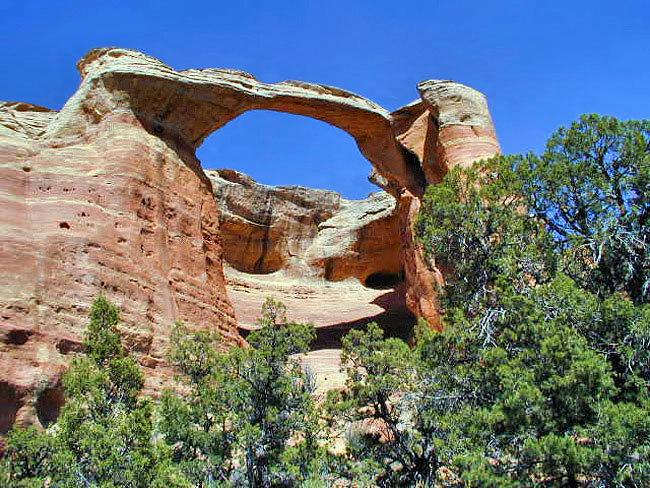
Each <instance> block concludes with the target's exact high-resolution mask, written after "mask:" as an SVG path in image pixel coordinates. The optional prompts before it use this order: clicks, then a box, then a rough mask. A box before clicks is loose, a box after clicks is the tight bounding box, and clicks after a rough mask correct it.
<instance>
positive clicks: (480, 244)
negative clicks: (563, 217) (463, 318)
mask: <svg viewBox="0 0 650 488" xmlns="http://www.w3.org/2000/svg"><path fill="white" fill-rule="evenodd" d="M417 227H418V234H419V238H420V240H421V241H422V243H423V244H424V246H425V251H426V252H427V254H428V256H429V257H430V258H432V259H436V260H437V263H436V264H437V265H438V266H439V267H440V268H441V269H443V270H444V271H446V273H447V274H446V279H447V283H446V286H445V290H444V299H445V303H446V305H447V307H448V308H449V309H454V308H457V307H459V306H461V305H462V308H463V310H464V311H465V312H466V313H469V314H471V315H476V314H485V313H489V311H492V313H495V312H498V311H499V310H500V308H501V306H500V303H499V302H500V299H499V297H500V294H501V292H503V291H515V292H521V291H523V290H524V289H525V288H527V287H530V285H532V284H534V283H540V282H543V281H546V280H548V279H549V277H550V276H551V275H552V273H553V271H554V267H555V258H554V255H553V253H552V246H551V240H550V236H549V235H548V233H547V232H546V231H545V229H544V228H543V226H540V225H539V224H538V223H537V222H536V221H534V220H533V219H530V218H529V217H528V215H527V214H526V213H525V212H524V207H523V198H522V181H521V179H520V178H519V175H518V173H517V172H516V171H514V170H513V167H512V162H511V159H510V158H506V157H503V156H497V157H495V158H493V159H490V160H488V161H481V162H479V163H477V164H476V165H474V167H472V168H470V169H468V170H463V169H461V168H460V167H456V168H453V169H452V170H451V171H450V172H449V174H448V175H447V176H446V177H445V179H444V182H443V183H442V184H440V185H432V186H430V187H429V188H428V189H427V192H426V195H425V197H424V201H423V206H422V211H421V213H420V216H419V220H418V224H417Z"/></svg>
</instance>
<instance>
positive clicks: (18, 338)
mask: <svg viewBox="0 0 650 488" xmlns="http://www.w3.org/2000/svg"><path fill="white" fill-rule="evenodd" d="M30 335H32V332H31V331H29V330H20V329H14V330H11V331H9V333H8V334H7V343H8V344H13V345H15V346H22V345H23V344H25V343H26V342H27V341H28V340H29V336H30Z"/></svg>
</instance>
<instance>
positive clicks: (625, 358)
mask: <svg viewBox="0 0 650 488" xmlns="http://www.w3.org/2000/svg"><path fill="white" fill-rule="evenodd" d="M648 127H649V126H648V123H647V122H625V123H619V122H618V121H616V120H615V119H612V118H607V117H598V116H585V117H583V118H582V119H581V120H580V121H578V122H576V123H574V124H573V125H572V126H571V127H570V128H569V129H560V130H559V131H558V132H557V133H556V134H554V136H553V137H552V138H551V139H550V140H549V143H548V145H547V150H546V152H545V153H544V155H542V156H541V157H539V158H538V157H536V156H533V155H529V156H527V157H525V158H523V157H509V158H504V157H497V158H494V159H493V160H490V161H483V162H480V163H478V164H476V165H475V166H474V167H473V168H472V169H470V170H461V169H456V170H454V171H452V172H450V173H449V175H448V176H447V177H446V178H445V180H444V181H443V182H442V183H441V184H440V185H438V186H436V187H431V188H429V189H428V191H427V195H426V196H425V205H424V207H423V215H422V216H421V218H420V221H419V235H420V238H421V239H422V241H423V243H424V244H425V248H426V250H427V251H428V252H429V253H430V256H431V257H435V259H437V260H438V263H440V264H441V265H442V266H443V269H444V268H445V263H453V265H448V266H446V271H449V272H453V274H451V275H450V276H449V283H448V284H447V286H445V289H444V299H445V302H446V303H447V306H448V310H447V314H446V317H445V323H446V330H445V331H444V332H442V333H440V334H435V333H432V332H426V331H424V332H422V333H421V334H420V337H419V342H418V354H419V355H420V357H419V364H420V365H421V372H420V375H421V376H420V383H419V384H418V391H420V393H421V395H422V400H423V402H424V403H425V404H426V407H425V412H426V413H425V415H424V416H423V418H424V419H425V422H423V423H421V424H418V423H414V424H413V428H415V429H421V427H420V426H419V425H427V421H428V422H429V425H430V426H433V425H437V426H438V428H437V429H431V432H433V433H434V434H435V436H437V438H438V439H439V441H438V446H439V449H438V451H437V453H438V456H439V458H440V462H441V464H442V465H444V466H445V467H446V468H448V469H449V470H450V471H449V472H447V473H446V474H445V476H446V477H445V478H444V479H443V478H442V477H441V478H439V480H438V482H439V483H440V484H443V485H444V484H450V485H454V486H458V484H461V485H465V486H522V485H526V486H528V485H530V486H535V485H539V486H564V485H567V486H579V485H581V484H585V483H587V484H588V485H589V486H644V485H646V484H647V483H648V462H649V458H648V455H649V451H650V436H649V431H648V423H647V420H646V419H647V418H648V414H649V413H650V410H648V407H649V401H648V380H649V379H650V376H649V374H648V373H649V369H648V365H649V363H648V344H650V341H649V339H650V336H649V335H648V333H649V331H650V321H649V319H648V314H649V311H648V306H647V305H643V303H644V302H646V301H647V291H648V290H647V287H648V275H647V271H648V257H647V254H646V247H647V245H646V243H647V242H648V225H647V224H648V223H647V215H648V210H649V209H648V202H647V200H646V199H647V197H646V196H645V195H647V194H648V192H647V189H648V188H647V185H648V181H649V180H648V154H649V145H648V134H649V132H648ZM551 251H553V252H551ZM567 275H568V276H567ZM630 298H631V299H632V300H630ZM438 474H439V475H440V471H439V473H438Z"/></svg>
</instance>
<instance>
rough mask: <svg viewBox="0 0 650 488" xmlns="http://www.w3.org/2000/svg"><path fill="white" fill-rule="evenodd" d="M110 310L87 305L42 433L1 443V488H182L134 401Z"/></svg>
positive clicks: (143, 403)
mask: <svg viewBox="0 0 650 488" xmlns="http://www.w3.org/2000/svg"><path fill="white" fill-rule="evenodd" d="M118 321H119V314H118V310H117V308H116V307H115V306H114V305H113V304H111V303H110V302H108V300H106V299H105V298H103V297H99V298H98V299H97V300H96V301H95V303H94V304H93V307H92V310H91V314H90V325H89V326H88V330H87V332H86V337H85V340H84V346H85V352H86V354H85V355H82V356H79V357H75V358H73V360H72V361H71V364H70V368H69V370H68V372H67V373H66V375H65V378H64V385H65V399H66V403H65V405H64V407H63V409H62V411H61V415H60V417H59V419H58V421H57V423H56V424H55V425H54V426H53V427H51V428H50V429H49V430H48V431H44V432H39V431H37V430H36V429H34V428H29V429H20V428H16V429H14V430H13V431H12V432H11V434H10V435H9V438H8V450H7V456H6V459H5V460H4V461H3V463H4V464H5V473H6V475H5V476H6V477H8V478H9V479H10V480H11V481H10V482H9V483H8V486H44V485H45V484H49V485H50V486H56V487H60V488H64V487H70V488H72V487H78V486H89V487H102V488H109V487H133V488H137V487H143V488H144V487H150V486H162V483H164V484H165V486H166V487H179V488H180V487H185V486H188V485H187V483H185V482H184V480H183V478H182V476H181V475H180V473H179V472H178V470H176V469H175V468H174V467H173V466H171V465H170V464H169V462H168V460H167V459H166V456H165V454H166V451H165V449H162V446H159V445H157V444H156V443H155V442H154V441H153V422H152V413H153V404H152V402H151V400H149V399H146V398H145V399H140V398H139V394H140V392H141V390H142V386H143V384H144V377H143V375H142V372H141V371H140V369H139V368H138V366H137V364H136V363H135V361H134V360H133V359H132V358H130V357H128V355H127V353H126V350H125V349H124V347H123V346H122V345H121V343H120V337H119V333H118V331H117V328H116V326H117V324H118Z"/></svg>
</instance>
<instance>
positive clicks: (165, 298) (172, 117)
mask: <svg viewBox="0 0 650 488" xmlns="http://www.w3.org/2000/svg"><path fill="white" fill-rule="evenodd" d="M79 70H80V73H81V75H82V82H81V85H80V87H79V89H78V90H77V92H76V93H75V94H74V95H73V97H72V98H71V99H70V100H69V101H68V102H67V103H66V105H65V106H64V107H63V109H62V110H61V111H60V112H55V111H51V110H48V109H45V108H42V107H35V106H32V105H29V104H24V103H1V104H0V199H1V202H2V203H1V205H2V213H1V214H0V222H1V225H2V226H3V232H2V234H1V236H0V311H1V315H0V320H1V321H0V341H1V342H0V354H1V355H0V434H1V433H3V432H5V431H6V430H7V429H8V428H9V427H10V426H11V424H12V423H13V422H14V421H16V420H19V421H21V422H26V423H27V422H34V421H36V419H38V420H40V422H41V424H43V425H46V424H47V423H48V422H50V421H51V420H52V419H53V418H55V417H56V414H57V409H58V407H59V406H60V404H61V401H62V397H61V391H60V378H61V374H62V372H63V370H64V368H65V364H66V360H67V355H69V354H70V353H73V352H75V351H76V350H78V349H79V344H80V340H81V337H82V334H83V330H84V328H85V325H86V320H87V319H86V317H87V312H88V308H89V306H90V304H91V302H92V300H93V299H94V298H95V297H96V296H97V295H98V294H99V293H104V294H106V295H107V297H108V298H109V299H111V300H112V301H114V302H115V303H117V304H118V305H119V306H120V308H121V309H122V318H123V324H122V331H123V333H124V337H125V341H126V342H127V345H128V346H129V347H130V348H131V350H132V351H133V352H134V353H135V354H136V356H137V358H138V359H139V360H140V362H141V364H142V365H143V367H145V370H146V373H147V387H148V388H150V389H153V390H156V389H159V388H160V385H161V384H162V382H164V381H165V380H166V379H167V378H168V376H169V373H170V371H169V367H168V365H167V364H166V363H165V360H164V358H165V352H166V344H167V340H168V333H169V331H170V328H171V326H172V324H173V322H174V321H176V320H183V321H185V322H187V323H188V324H191V325H192V326H193V327H197V328H200V327H203V328H211V329H214V330H218V331H219V332H221V333H222V335H223V337H224V340H225V342H226V343H231V344H234V343H238V342H241V338H240V337H239V335H238V333H237V328H236V321H235V316H234V312H233V307H232V305H231V302H230V301H229V299H228V296H227V290H226V284H225V278H224V272H223V267H224V266H223V265H224V260H223V257H224V255H225V257H226V261H228V262H230V265H231V266H232V267H233V268H234V269H235V270H237V269H238V270H240V271H244V272H248V273H251V272H253V273H267V272H276V271H278V272H282V273H285V274H286V275H287V276H293V277H294V278H295V277H296V276H303V275H309V276H310V277H315V278H318V279H320V280H324V281H322V282H323V283H327V282H328V280H335V281H336V280H345V279H348V280H360V281H358V282H359V283H361V285H363V284H364V283H365V284H367V280H368V279H369V277H371V276H372V275H375V274H379V275H381V274H382V273H383V274H389V275H390V274H397V275H400V276H403V277H404V283H403V284H402V285H400V286H399V287H398V288H399V289H400V290H401V291H400V293H397V294H393V295H391V298H390V299H386V298H383V299H380V297H379V294H377V293H375V292H372V293H370V292H368V293H367V294H368V297H367V299H368V302H367V303H368V305H369V306H370V305H372V304H373V303H375V304H376V303H378V304H380V305H381V307H384V308H390V307H397V308H400V307H401V305H400V303H405V304H406V306H407V307H408V308H409V309H410V310H411V312H413V313H414V314H415V315H417V316H420V317H423V318H425V319H427V320H428V321H429V323H430V324H431V325H432V326H434V327H437V326H439V312H438V308H437V301H436V295H435V288H434V283H435V282H436V281H439V280H441V277H440V275H439V273H438V272H437V271H436V270H435V269H431V268H430V267H428V266H427V264H426V263H425V262H424V259H423V256H422V252H421V249H420V247H419V246H418V244H417V243H416V242H415V240H414V239H413V231H412V226H413V223H414V219H415V217H416V215H417V211H418V210H419V205H420V198H421V196H422V193H423V191H424V188H425V187H426V185H427V184H435V183H436V182H438V181H439V180H440V178H442V176H443V175H444V174H445V173H446V171H448V169H449V168H450V167H451V166H453V165H456V164H463V165H466V164H469V163H471V162H472V161H474V160H476V159H479V158H482V157H489V156H491V155H493V154H494V153H495V152H498V151H499V146H498V142H497V139H496V135H495V132H494V128H493V125H492V121H491V118H490V114H489V111H488V108H487V103H486V101H485V97H484V96H483V95H482V94H480V93H479V92H476V91H475V90H473V89H471V88H468V87H465V86H463V85H459V84H457V83H453V82H449V81H435V80H430V81H427V82H423V83H421V84H420V85H419V87H418V88H419V90H420V94H421V100H420V101H418V102H416V103H413V104H411V105H409V106H407V107H405V108H403V109H400V110H398V111H396V112H394V113H393V114H390V113H389V112H387V111H386V110H385V109H383V108H381V107H379V106H378V105H376V104H374V103H373V102H371V101H369V100H366V99H364V98H363V97H360V96H358V95H355V94H353V93H350V92H346V91H344V90H340V89H337V88H332V87H326V86H323V85H317V84H312V83H304V82H295V81H290V82H283V83H277V84H265V83H262V82H260V81H258V80H257V79H255V78H254V77H253V76H251V75H249V74H247V73H243V72H239V71H232V70H214V69H208V70H188V71H182V72H177V71H175V70H173V69H172V68H170V67H168V66H166V65H164V64H163V63H162V62H160V61H158V60H156V59H154V58H151V57H148V56H146V55H144V54H142V53H138V52H136V51H130V50H126V49H117V48H108V49H97V50H93V51H91V52H90V53H89V54H88V55H87V56H86V57H84V58H83V59H82V60H81V61H80V63H79ZM255 109H267V110H276V111H284V112H290V113H295V114H301V115H306V116H310V117H314V118H317V119H319V120H323V121H325V122H328V123H330V124H332V125H335V126H336V127H339V128H341V129H342V130H345V131H347V132H348V133H350V134H351V135H352V136H353V137H354V138H355V139H356V141H357V144H358V146H359V149H360V151H361V152H362V153H363V154H364V155H365V156H366V157H367V158H368V160H369V161H370V162H371V163H372V164H373V166H374V173H373V175H372V179H373V181H375V182H376V183H377V184H378V185H380V186H382V187H383V188H384V189H385V190H387V191H388V192H389V193H390V194H391V195H392V198H391V197H389V196H388V195H385V196H382V197H376V198H375V200H373V201H370V202H369V203H358V204H357V203H349V202H346V201H344V200H343V199H341V198H340V196H337V195H335V194H332V193H331V192H321V193H318V192H316V191H313V192H310V191H307V190H306V189H296V188H293V189H291V188H289V189H287V188H284V189H283V188H279V189H269V188H268V187H267V188H262V185H257V186H255V185H252V184H248V183H246V182H245V179H242V178H240V177H237V178H239V181H233V179H235V180H236V179H237V178H234V177H233V173H231V174H230V177H229V178H223V174H222V177H221V178H218V177H216V176H215V175H211V177H208V176H207V175H206V174H205V173H204V172H203V170H202V169H201V167H200V163H199V161H198V160H197V159H196V156H195V153H194V151H195V149H196V147H198V146H199V145H200V144H201V142H202V141H203V140H204V139H205V138H206V137H207V136H208V135H209V134H210V133H211V132H213V131H215V130H217V129H218V128H220V127H222V126H223V125H225V124H226V123H227V122H228V121H230V120H232V119H233V118H235V117H237V116H238V115H240V114H242V113H243V112H245V111H247V110H255ZM211 178H212V180H211ZM245 183H246V184H245ZM232 184H238V185H240V186H239V187H237V188H236V189H235V190H233V187H232ZM247 184H248V186H246V185H247ZM215 194H216V196H217V198H215ZM297 195H299V197H298V196H297ZM242 199H243V200H242ZM246 199H248V200H246ZM242 201H249V202H253V203H254V205H252V206H249V207H247V208H246V211H247V212H248V214H245V212H244V211H243V209H244V206H242ZM269 202H272V203H271V204H270V205H271V207H265V205H267V204H268V203H269ZM373 208H374V209H375V210H376V211H377V214H376V218H375V216H373V214H372V211H374V210H372V209H373ZM233 209H235V210H233ZM364 209H365V210H364ZM368 209H371V210H372V211H371V212H370V213H368V212H366V210H368ZM301 212H302V213H301ZM364 212H365V213H364ZM362 215H365V216H362ZM260 219H261V220H260ZM264 219H266V220H264ZM355 219H356V220H355ZM220 221H221V229H220V223H219V222H220ZM222 242H223V243H225V246H226V249H225V252H224V249H223V245H222ZM244 244H245V246H246V247H245V248H244V250H242V249H241V248H240V246H241V245H244ZM235 274H236V273H235ZM258 278H261V275H260V276H259V277H258ZM231 282H232V280H231ZM257 282H258V283H262V284H261V285H260V286H261V290H260V293H264V292H265V290H264V287H265V286H266V285H264V281H260V280H259V279H258V281H257ZM346 283H348V282H347V281H346ZM349 283H351V282H349ZM345 286H348V284H346V285H345ZM350 286H351V285H350ZM355 286H356V285H355ZM271 288H272V287H271ZM327 289H328V288H327V286H325V287H324V288H323V290H327ZM342 290H343V288H342ZM345 290H347V291H345V292H343V294H342V295H341V297H342V298H341V300H340V301H339V303H348V302H346V301H345V300H344V299H343V297H344V298H345V299H346V300H349V301H350V303H352V302H353V301H354V296H353V295H354V293H356V292H354V291H353V290H359V288H354V287H353V288H345ZM358 293H361V294H364V293H366V292H365V291H363V290H361V291H358ZM373 293H374V294H373ZM235 295H236V293H235ZM323 296H325V295H323ZM364 296H365V295H364ZM395 297H398V298H395ZM399 297H401V298H399ZM324 300H325V301H324V302H323V303H322V305H323V307H324V308H327V299H324ZM364 300H365V298H364ZM395 300H397V302H395V303H397V305H395V303H393V302H394V301H395ZM235 301H236V302H237V303H239V298H237V299H236V300H235ZM364 303H366V302H364ZM373 306H374V305H373ZM346 310H347V311H346ZM373 310H374V309H373ZM326 312H327V310H326ZM242 313H244V312H242ZM358 313H360V312H358V311H355V310H352V309H349V310H348V309H346V308H345V307H343V308H341V311H340V314H341V320H339V322H342V321H344V320H346V319H345V317H348V318H350V320H353V319H354V317H356V316H357V315H358ZM363 313H366V312H363ZM400 313H401V312H400ZM329 315H330V317H328V319H329V320H334V322H336V320H337V319H336V317H331V315H332V314H331V313H330V314H329Z"/></svg>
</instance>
